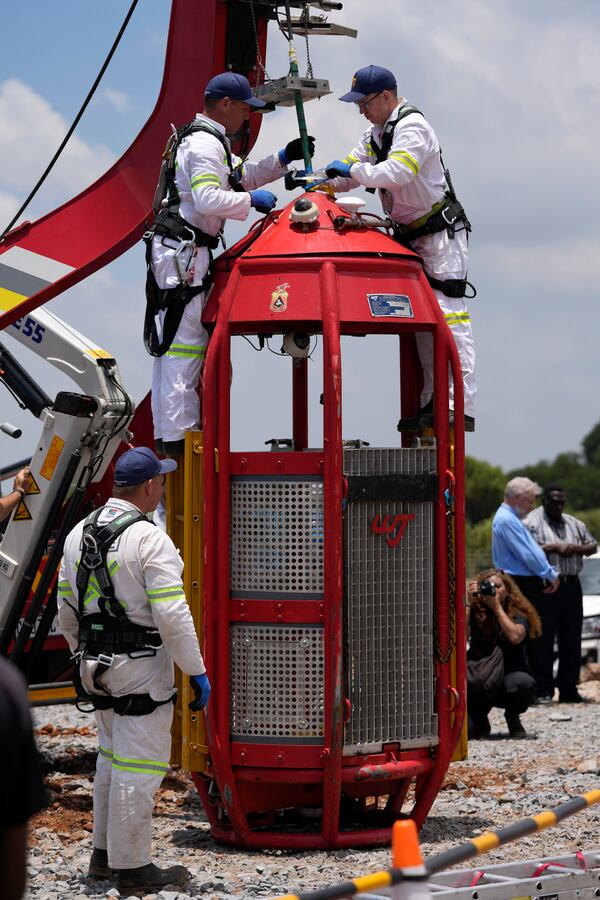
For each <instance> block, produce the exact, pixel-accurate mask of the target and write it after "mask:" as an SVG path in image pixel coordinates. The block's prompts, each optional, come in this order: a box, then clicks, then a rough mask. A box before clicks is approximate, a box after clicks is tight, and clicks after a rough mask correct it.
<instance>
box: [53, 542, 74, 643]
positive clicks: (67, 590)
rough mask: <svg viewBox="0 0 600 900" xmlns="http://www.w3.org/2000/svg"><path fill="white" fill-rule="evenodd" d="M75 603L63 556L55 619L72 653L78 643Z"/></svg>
mask: <svg viewBox="0 0 600 900" xmlns="http://www.w3.org/2000/svg"><path fill="white" fill-rule="evenodd" d="M77 602H78V601H77V594H76V593H75V592H74V591H73V588H72V587H71V583H70V581H69V580H68V578H67V572H66V566H65V558H64V556H63V558H62V561H61V564H60V571H59V573H58V597H57V609H58V611H57V619H58V627H59V628H60V630H61V632H62V633H63V635H64V637H65V640H66V642H67V644H68V645H69V649H70V650H71V652H72V653H74V652H75V649H76V647H77V643H78V640H77V634H78V632H79V622H78V621H77V616H76V615H75V610H76V609H77Z"/></svg>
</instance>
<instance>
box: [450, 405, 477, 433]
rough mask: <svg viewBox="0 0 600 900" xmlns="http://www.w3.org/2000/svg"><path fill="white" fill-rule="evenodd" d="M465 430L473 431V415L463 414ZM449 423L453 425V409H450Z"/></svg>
mask: <svg viewBox="0 0 600 900" xmlns="http://www.w3.org/2000/svg"><path fill="white" fill-rule="evenodd" d="M464 420H465V431H475V419H474V417H473V416H467V415H466V414H465V416H464ZM450 424H451V425H454V411H453V410H450Z"/></svg>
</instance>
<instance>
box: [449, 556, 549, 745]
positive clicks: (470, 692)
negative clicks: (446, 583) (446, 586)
mask: <svg viewBox="0 0 600 900" xmlns="http://www.w3.org/2000/svg"><path fill="white" fill-rule="evenodd" d="M469 630H470V646H469V650H468V652H467V710H468V715H469V737H470V738H478V737H486V736H487V735H489V733H490V723H489V720H488V713H489V711H490V709H491V708H492V706H498V707H500V709H504V710H505V713H504V715H505V718H506V724H507V725H508V730H509V732H510V736H511V737H513V738H522V737H526V732H525V729H524V728H523V726H522V725H521V720H520V719H519V714H520V713H523V712H525V710H526V709H527V708H528V707H529V706H530V705H531V704H532V703H533V701H534V699H535V695H536V688H535V680H534V678H533V676H532V674H531V672H530V670H529V666H528V664H527V656H526V654H525V638H527V637H530V638H535V637H539V636H540V634H541V633H542V625H541V622H540V617H539V616H538V614H537V612H536V611H535V609H534V607H533V606H532V605H531V603H530V602H529V600H527V599H526V598H525V597H524V596H523V594H522V593H521V592H520V590H519V588H518V587H517V585H516V584H515V582H514V581H513V580H512V578H510V576H509V575H506V574H505V573H504V572H501V571H499V570H498V569H488V570H487V571H485V572H482V573H481V574H480V575H479V576H478V577H477V580H476V581H471V582H470V583H469Z"/></svg>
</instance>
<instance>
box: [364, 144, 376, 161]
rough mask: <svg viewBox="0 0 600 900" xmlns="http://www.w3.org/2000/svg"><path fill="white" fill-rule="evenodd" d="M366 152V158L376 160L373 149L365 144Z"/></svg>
mask: <svg viewBox="0 0 600 900" xmlns="http://www.w3.org/2000/svg"><path fill="white" fill-rule="evenodd" d="M366 151H367V156H372V157H373V159H376V158H377V154H376V153H375V151H374V150H373V148H372V147H371V145H370V144H367V147H366Z"/></svg>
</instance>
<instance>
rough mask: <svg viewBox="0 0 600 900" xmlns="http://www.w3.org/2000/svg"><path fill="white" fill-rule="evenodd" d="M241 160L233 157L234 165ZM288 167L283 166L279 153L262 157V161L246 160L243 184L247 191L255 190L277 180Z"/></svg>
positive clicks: (243, 170)
mask: <svg viewBox="0 0 600 900" xmlns="http://www.w3.org/2000/svg"><path fill="white" fill-rule="evenodd" d="M240 162H241V160H240V159H238V158H237V157H234V158H233V164H234V166H236V165H238V163H240ZM287 170H288V167H287V166H282V165H281V163H280V161H279V156H278V154H277V153H272V154H271V156H267V157H265V159H261V160H260V162H252V161H251V160H248V159H247V160H246V161H245V162H244V165H243V168H242V185H243V187H244V189H245V190H246V191H254V190H256V188H259V187H261V186H262V185H263V184H268V183H269V182H270V181H275V180H276V179H277V178H281V176H282V175H285V173H286V172H287Z"/></svg>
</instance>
